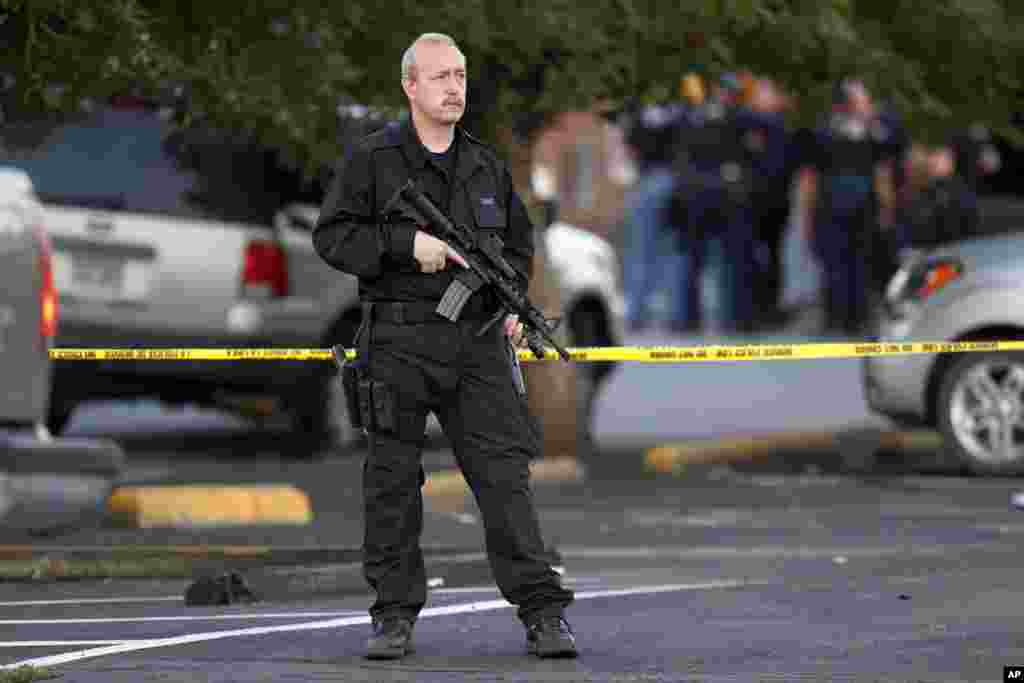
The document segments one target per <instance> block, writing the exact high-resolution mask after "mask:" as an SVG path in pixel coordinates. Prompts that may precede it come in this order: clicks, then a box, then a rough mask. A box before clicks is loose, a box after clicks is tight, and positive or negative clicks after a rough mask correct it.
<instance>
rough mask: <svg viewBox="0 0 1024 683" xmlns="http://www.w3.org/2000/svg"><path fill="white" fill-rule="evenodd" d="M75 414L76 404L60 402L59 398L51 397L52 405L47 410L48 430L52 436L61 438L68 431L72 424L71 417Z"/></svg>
mask: <svg viewBox="0 0 1024 683" xmlns="http://www.w3.org/2000/svg"><path fill="white" fill-rule="evenodd" d="M74 412H75V406H74V404H69V403H67V402H64V401H61V400H58V399H57V397H55V396H51V397H50V404H49V406H48V407H47V410H46V429H47V431H48V432H50V435H51V436H60V435H61V434H63V433H64V430H65V429H67V427H68V423H69V422H71V416H72V415H73V414H74Z"/></svg>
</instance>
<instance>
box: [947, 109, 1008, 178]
mask: <svg viewBox="0 0 1024 683" xmlns="http://www.w3.org/2000/svg"><path fill="white" fill-rule="evenodd" d="M949 145H950V147H951V148H952V150H953V155H954V158H955V159H954V165H955V169H956V173H957V175H959V176H960V177H961V178H963V180H964V182H966V183H967V186H968V187H969V188H970V189H971V190H973V191H974V192H980V191H981V190H982V189H984V185H985V181H986V179H987V178H988V177H989V176H991V175H993V174H995V173H998V172H999V169H1000V168H1001V167H1002V157H1001V156H1000V154H999V149H998V148H997V147H996V146H995V143H994V141H993V139H992V132H991V131H990V130H989V129H988V126H985V125H984V124H981V123H974V124H972V125H970V126H968V128H967V129H966V130H964V131H960V132H958V133H957V134H955V135H954V136H953V139H952V140H951V141H950V143H949Z"/></svg>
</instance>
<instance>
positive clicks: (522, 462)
mask: <svg viewBox="0 0 1024 683" xmlns="http://www.w3.org/2000/svg"><path fill="white" fill-rule="evenodd" d="M461 327H462V329H461V332H462V335H463V344H462V345H461V346H460V349H461V351H462V354H463V359H464V360H463V363H462V366H461V372H460V377H459V382H458V387H457V390H456V392H455V396H454V397H452V398H453V400H451V401H446V402H445V405H444V406H443V407H442V415H441V421H442V424H443V426H444V428H445V432H446V434H447V435H448V437H449V439H450V440H451V442H452V447H453V450H454V453H455V457H456V459H457V461H458V463H459V466H460V468H461V469H462V472H463V475H464V476H465V478H466V481H467V482H468V484H469V486H470V488H471V489H472V491H473V495H474V496H475V498H476V501H477V505H478V506H479V508H480V512H481V515H482V517H483V522H484V529H485V538H486V545H487V556H488V559H489V561H490V565H491V570H492V572H493V573H494V578H495V582H496V583H497V584H498V588H499V589H500V590H501V594H502V595H503V596H504V597H505V599H506V600H508V601H509V602H510V603H512V604H513V605H516V606H517V607H518V608H519V609H518V616H519V618H520V619H521V620H523V621H524V622H526V621H528V620H529V619H531V618H533V617H535V616H541V615H544V614H560V613H561V612H562V610H563V609H564V608H565V607H566V606H567V605H569V604H570V603H571V602H572V600H573V594H572V591H570V590H567V589H566V588H564V587H563V586H562V583H561V577H560V576H559V574H558V573H557V572H555V571H554V570H553V569H552V567H551V564H550V562H549V559H548V557H547V553H546V551H545V546H544V541H543V538H542V535H541V528H540V522H539V520H538V518H537V513H536V510H535V508H534V502H533V496H532V493H531V490H530V481H529V479H530V469H529V465H530V461H531V459H533V458H535V457H537V456H538V455H539V454H540V447H541V444H540V438H539V434H538V432H537V431H536V427H535V424H533V422H532V419H531V418H530V416H529V413H528V410H527V404H526V400H525V398H524V397H521V396H520V395H519V393H518V391H517V390H516V388H515V385H514V382H513V379H512V367H511V364H510V362H509V359H508V357H507V355H506V353H507V352H506V349H505V346H504V345H505V344H506V343H507V342H506V341H505V338H504V332H503V330H502V329H501V325H496V326H495V327H494V328H493V329H492V330H491V331H490V332H488V333H487V334H486V335H485V336H483V337H476V336H475V329H476V327H478V324H477V325H473V324H472V323H468V324H463V325H462V326H461Z"/></svg>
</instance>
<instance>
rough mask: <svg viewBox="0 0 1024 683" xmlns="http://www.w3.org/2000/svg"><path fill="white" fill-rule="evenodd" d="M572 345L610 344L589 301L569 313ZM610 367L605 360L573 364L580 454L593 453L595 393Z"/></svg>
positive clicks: (605, 326) (601, 317) (596, 309)
mask: <svg viewBox="0 0 1024 683" xmlns="http://www.w3.org/2000/svg"><path fill="white" fill-rule="evenodd" d="M569 328H570V335H571V337H572V345H573V346H575V347H588V346H606V345H608V344H610V343H611V339H610V337H609V334H608V324H607V321H606V318H605V313H604V309H603V307H602V306H601V305H600V304H598V303H596V302H593V301H590V302H583V303H581V304H580V305H579V306H577V307H576V308H574V309H573V311H572V312H571V313H570V314H569ZM611 370H612V366H611V364H607V363H580V364H578V365H577V366H576V425H577V429H578V433H577V444H578V448H579V452H580V453H581V454H582V455H584V457H589V456H592V455H594V454H595V453H596V442H595V440H594V429H593V427H594V425H593V422H594V408H595V406H596V404H597V396H598V393H599V391H600V389H601V386H602V385H603V384H604V382H605V380H606V379H607V378H608V375H609V373H610V372H611Z"/></svg>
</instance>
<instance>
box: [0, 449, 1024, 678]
mask: <svg viewBox="0 0 1024 683" xmlns="http://www.w3.org/2000/svg"><path fill="white" fill-rule="evenodd" d="M136 462H137V464H138V465H139V466H140V467H141V466H142V464H143V463H142V461H140V460H138V459H137V460H136ZM217 466H218V463H210V462H206V463H202V465H201V466H200V467H198V470H197V471H200V472H202V473H203V477H204V478H206V479H209V478H210V477H211V476H212V472H214V471H215V470H216V468H217ZM220 466H221V467H222V468H223V471H224V475H225V476H228V475H229V474H230V472H231V469H232V463H227V464H224V463H220ZM267 466H269V464H268V465H267ZM317 467H318V466H317V465H315V464H310V465H308V466H306V468H305V469H304V468H303V467H295V468H294V470H293V480H294V482H295V483H297V484H300V485H303V486H305V487H306V488H307V490H310V491H311V493H312V495H313V498H314V501H320V499H321V497H322V496H324V495H327V493H326V491H327V489H326V488H324V487H322V488H320V489H317V488H315V487H313V486H311V485H310V482H311V481H312V480H313V478H314V477H315V475H316V474H317V473H316V471H314V470H315V469H316V468H317ZM319 467H320V475H321V477H322V476H323V469H322V468H323V466H322V465H321V466H319ZM334 467H335V468H336V470H335V476H337V473H338V470H337V468H339V467H340V465H334ZM181 468H185V469H186V470H187V469H188V465H187V464H185V465H182V466H181V467H179V472H178V476H179V477H182V476H186V475H185V474H183V473H182V472H181V471H180V470H181ZM607 473H608V472H607V471H605V472H604V473H602V471H601V469H600V468H597V469H595V470H593V473H592V475H591V476H588V477H587V478H586V479H584V480H581V481H577V482H572V483H561V484H558V485H557V486H550V485H539V486H537V487H536V495H537V501H538V506H539V509H540V514H541V518H542V523H543V525H544V528H545V530H546V534H547V536H548V537H549V539H550V540H551V542H552V543H553V545H555V546H556V548H557V550H558V551H559V553H560V554H561V559H562V565H563V566H564V570H565V576H564V579H565V581H566V582H567V583H568V584H569V585H571V586H573V588H574V589H575V590H576V592H577V597H578V600H577V602H576V604H575V605H573V606H572V608H571V609H570V612H569V616H570V620H571V622H572V625H573V628H574V630H575V632H576V634H577V637H578V640H579V644H580V652H581V656H580V658H579V659H577V660H572V661H554V662H546V661H540V660H534V659H532V658H530V657H528V656H527V655H526V653H525V646H524V638H523V631H522V628H521V627H520V626H519V625H518V623H517V622H516V620H515V616H514V611H513V610H512V609H511V607H510V606H509V605H508V604H507V603H506V602H505V601H504V600H503V599H502V598H501V596H500V595H499V594H498V592H497V590H496V589H495V587H494V586H493V582H492V581H491V579H490V574H489V570H488V568H487V564H486V561H485V558H484V556H483V554H482V543H481V541H480V538H479V537H480V536H481V535H482V534H481V533H480V528H479V525H478V523H474V522H473V521H472V514H471V511H472V503H471V501H470V502H468V503H467V507H466V510H468V512H463V513H460V514H462V515H463V516H462V517H460V518H458V519H456V516H455V515H453V513H452V512H451V510H450V509H446V510H445V511H444V512H440V511H432V512H429V513H428V517H427V531H426V534H427V536H426V537H425V543H430V542H433V541H438V540H443V539H439V537H440V536H443V535H444V534H445V533H446V532H447V530H448V529H449V528H451V527H448V526H446V525H448V524H451V525H458V526H460V527H462V528H464V529H465V530H466V533H465V535H464V536H463V538H465V539H471V538H473V537H474V536H475V537H476V538H477V541H476V547H475V548H474V547H467V548H466V551H467V552H465V553H463V554H462V555H460V556H454V557H449V558H448V559H439V560H435V561H432V562H431V563H430V576H431V579H432V585H433V586H434V590H433V591H432V593H431V598H430V601H429V603H428V609H427V610H426V611H425V612H424V613H423V615H422V618H421V620H420V622H419V624H418V625H417V629H416V634H415V642H416V646H417V650H416V653H415V654H414V655H413V656H411V657H409V658H407V659H405V660H403V661H401V662H397V663H374V662H368V661H366V660H364V659H362V656H361V655H362V649H363V644H364V640H365V638H366V635H367V632H368V628H369V627H368V625H367V623H368V618H367V616H366V612H365V609H366V607H367V606H368V605H369V602H370V596H369V594H368V593H367V591H366V589H365V586H364V585H363V584H362V581H361V577H360V575H359V566H358V563H355V562H350V563H335V564H312V565H309V566H282V567H274V566H267V567H253V568H250V569H247V570H246V571H245V572H244V574H245V577H246V579H247V581H248V582H249V584H250V586H251V587H252V588H253V589H255V590H256V591H257V593H259V594H260V600H259V601H258V602H255V603H252V604H237V605H230V606H215V607H186V606H185V605H184V602H183V600H182V596H183V593H184V590H185V589H186V588H187V586H188V585H189V583H190V581H189V580H188V579H185V578H179V579H163V580H106V581H75V582H71V581H49V582H45V581H44V582H17V583H14V582H9V583H0V658H2V661H3V662H4V663H5V665H6V666H9V667H10V666H18V665H22V664H33V665H35V666H41V667H47V670H48V671H50V672H51V673H53V674H55V675H59V676H61V677H62V678H63V679H64V680H74V681H84V682H91V681H121V680H123V681H140V680H142V681H145V680H159V681H178V680H181V681H195V680H203V681H262V680H268V681H269V680H312V681H319V680H323V681H341V680H345V681H352V680H354V681H405V680H416V681H454V680H477V681H491V680H494V681H497V680H523V681H762V680H780V681H781V680H786V681H793V680H830V681H835V680H844V681H960V680H964V681H975V680H976V681H989V680H992V681H994V680H1000V677H1001V672H1002V667H1003V665H1009V664H1014V663H1020V662H1021V661H1024V647H1022V645H1021V641H1020V638H1019V635H1018V633H1019V624H1020V617H1019V615H1020V614H1021V613H1022V612H1024V598H1022V596H1021V592H1020V591H1019V589H1018V585H1019V574H1020V571H1019V567H1020V552H1019V546H1020V537H1021V534H1024V519H1021V517H1020V513H1019V512H1016V511H1015V510H1014V509H1013V508H1012V507H1011V506H1010V505H1009V499H1010V495H1011V494H1012V493H1013V492H1014V491H1015V490H1016V487H1017V482H1016V481H1014V480H994V479H986V480H982V479H972V478H962V477H956V476H944V475H941V474H938V475H936V474H931V475H922V474H918V473H915V472H912V471H904V472H890V473H888V474H886V475H884V476H875V477H870V478H864V477H854V476H847V475H841V474H836V473H828V472H795V473H794V472H790V473H786V472H782V471H778V472H772V471H764V468H760V471H746V472H745V471H741V470H737V469H735V468H712V469H709V470H706V471H704V472H703V473H701V474H696V473H695V474H692V475H690V476H684V477H667V476H659V477H636V478H632V479H626V478H622V477H619V478H610V477H606V476H605V474H607ZM317 507H318V509H319V510H321V511H322V510H326V509H327V508H326V507H324V506H323V505H318V506H317ZM339 514H340V513H339ZM467 515H468V516H467ZM320 519H321V521H323V520H325V519H326V518H325V517H324V515H321V516H320ZM460 520H461V521H460ZM324 523H326V522H324ZM111 533H113V532H111ZM178 533H183V532H180V531H179V532H178ZM307 533H308V531H307ZM469 543H471V541H466V544H467V545H468V544H469Z"/></svg>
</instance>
